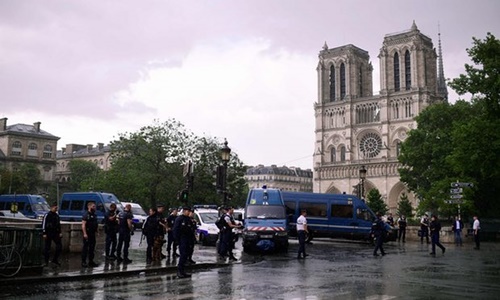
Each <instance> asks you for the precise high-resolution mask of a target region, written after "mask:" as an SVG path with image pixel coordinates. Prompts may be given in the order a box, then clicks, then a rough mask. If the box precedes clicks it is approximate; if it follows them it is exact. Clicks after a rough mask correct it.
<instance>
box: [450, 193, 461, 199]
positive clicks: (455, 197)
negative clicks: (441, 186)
mask: <svg viewBox="0 0 500 300" xmlns="http://www.w3.org/2000/svg"><path fill="white" fill-rule="evenodd" d="M462 198H463V195H462V194H455V195H453V194H452V195H450V199H462Z"/></svg>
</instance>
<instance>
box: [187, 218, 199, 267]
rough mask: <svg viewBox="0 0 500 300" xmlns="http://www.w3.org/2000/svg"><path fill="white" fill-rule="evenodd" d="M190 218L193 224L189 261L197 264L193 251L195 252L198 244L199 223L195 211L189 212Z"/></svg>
mask: <svg viewBox="0 0 500 300" xmlns="http://www.w3.org/2000/svg"><path fill="white" fill-rule="evenodd" d="M189 218H190V219H191V222H192V223H193V226H192V228H191V229H192V231H193V232H192V235H191V241H190V242H189V254H188V259H187V262H188V263H190V264H193V265H194V264H195V263H196V262H195V261H194V260H193V253H194V244H196V228H197V227H198V223H197V222H196V220H195V219H194V212H192V211H191V212H189Z"/></svg>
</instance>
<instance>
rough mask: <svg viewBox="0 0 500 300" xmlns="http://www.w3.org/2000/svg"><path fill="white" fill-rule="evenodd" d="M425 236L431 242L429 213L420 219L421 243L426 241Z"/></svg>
mask: <svg viewBox="0 0 500 300" xmlns="http://www.w3.org/2000/svg"><path fill="white" fill-rule="evenodd" d="M424 237H425V239H426V241H427V244H429V216H428V215H427V214H424V216H423V217H422V219H420V244H423V243H424Z"/></svg>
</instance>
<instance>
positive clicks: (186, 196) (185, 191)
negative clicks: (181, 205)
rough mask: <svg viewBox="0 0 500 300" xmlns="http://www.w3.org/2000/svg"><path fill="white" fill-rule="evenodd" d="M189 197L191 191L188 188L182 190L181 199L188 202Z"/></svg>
mask: <svg viewBox="0 0 500 300" xmlns="http://www.w3.org/2000/svg"><path fill="white" fill-rule="evenodd" d="M188 197H189V192H188V190H182V192H181V199H180V200H181V201H182V202H185V203H187V201H188Z"/></svg>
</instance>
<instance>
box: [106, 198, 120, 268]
mask: <svg viewBox="0 0 500 300" xmlns="http://www.w3.org/2000/svg"><path fill="white" fill-rule="evenodd" d="M104 233H105V234H106V246H105V247H106V249H105V252H106V257H105V258H106V260H108V261H109V260H115V259H116V255H115V251H116V242H117V240H116V234H117V233H118V213H117V211H116V204H114V203H111V204H110V205H109V211H108V212H107V213H106V215H104Z"/></svg>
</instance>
